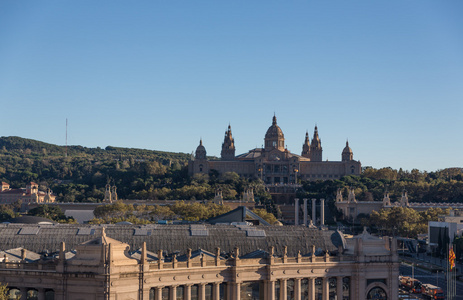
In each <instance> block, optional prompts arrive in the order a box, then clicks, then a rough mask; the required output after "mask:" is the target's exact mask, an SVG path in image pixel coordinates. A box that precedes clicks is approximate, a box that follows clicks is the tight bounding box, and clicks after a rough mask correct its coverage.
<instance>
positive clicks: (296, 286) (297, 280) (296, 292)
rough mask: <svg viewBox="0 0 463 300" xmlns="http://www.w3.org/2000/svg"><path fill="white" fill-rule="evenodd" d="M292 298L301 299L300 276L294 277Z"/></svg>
mask: <svg viewBox="0 0 463 300" xmlns="http://www.w3.org/2000/svg"><path fill="white" fill-rule="evenodd" d="M294 300H301V278H295V279H294Z"/></svg>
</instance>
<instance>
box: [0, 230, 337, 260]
mask: <svg viewBox="0 0 463 300" xmlns="http://www.w3.org/2000/svg"><path fill="white" fill-rule="evenodd" d="M103 228H105V232H106V235H107V237H108V238H111V239H115V240H118V241H121V242H124V243H127V244H128V245H129V246H130V249H132V250H136V249H139V248H141V247H142V245H143V242H146V246H147V249H148V250H149V251H152V252H154V253H156V252H157V251H158V250H163V251H164V252H165V253H179V254H184V253H186V251H187V249H203V250H205V251H208V252H211V253H215V251H216V250H215V249H216V248H217V247H219V248H220V249H221V251H222V252H226V253H231V252H233V250H234V248H235V247H239V248H240V253H241V254H243V255H244V254H246V253H250V252H253V251H255V250H256V249H264V250H268V249H270V247H272V246H273V247H274V249H275V254H276V255H282V254H283V252H284V247H285V246H287V247H288V255H292V256H295V255H297V251H298V250H300V251H301V254H302V255H304V254H307V253H310V252H311V251H312V246H315V247H316V249H323V250H325V251H331V252H335V251H336V250H337V249H338V246H343V243H344V238H343V236H342V234H341V233H340V232H337V231H329V230H319V229H315V228H307V227H303V226H246V228H240V227H239V226H234V225H209V224H205V225H203V227H201V230H206V231H207V233H208V234H207V235H192V234H191V230H192V227H191V226H190V225H144V226H139V225H80V224H55V225H32V224H0V250H6V249H13V248H18V247H24V248H26V249H28V250H30V251H33V252H36V253H42V252H50V253H51V252H56V251H58V250H59V247H60V243H61V242H65V244H66V250H67V251H69V250H72V249H75V247H76V246H77V245H79V244H82V243H84V242H88V241H89V240H92V239H95V238H98V237H101V236H102V232H103ZM193 228H194V227H193ZM141 229H143V230H141ZM253 230H254V231H253ZM22 231H23V232H36V234H27V235H23V234H20V232H22ZM135 232H137V233H142V232H143V233H145V232H146V233H147V232H150V233H151V234H149V235H148V234H134V233H135ZM249 232H252V233H251V234H249ZM257 232H258V233H257ZM84 233H90V234H84ZM92 233H93V234H92Z"/></svg>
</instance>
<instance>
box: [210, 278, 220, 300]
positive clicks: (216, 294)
mask: <svg viewBox="0 0 463 300" xmlns="http://www.w3.org/2000/svg"><path fill="white" fill-rule="evenodd" d="M219 298H220V282H214V286H213V287H212V299H214V300H219Z"/></svg>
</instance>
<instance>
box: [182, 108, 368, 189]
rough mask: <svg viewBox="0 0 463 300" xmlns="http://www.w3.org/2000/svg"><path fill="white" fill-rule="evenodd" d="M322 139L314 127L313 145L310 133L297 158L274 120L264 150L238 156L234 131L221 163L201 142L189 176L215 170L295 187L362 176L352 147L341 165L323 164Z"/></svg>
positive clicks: (227, 138)
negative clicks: (214, 158)
mask: <svg viewBox="0 0 463 300" xmlns="http://www.w3.org/2000/svg"><path fill="white" fill-rule="evenodd" d="M322 154H323V149H322V145H321V139H320V137H319V136H318V128H317V126H315V130H314V134H313V136H312V141H310V139H309V134H308V132H307V133H306V135H305V140H304V143H303V145H302V151H301V154H300V155H298V154H295V153H291V152H289V151H288V149H286V148H285V137H284V134H283V131H282V130H281V128H280V127H279V126H278V125H277V118H276V116H273V121H272V125H271V126H270V127H269V128H268V130H267V133H266V134H265V138H264V147H263V148H255V149H252V150H250V151H249V152H247V153H244V154H240V155H235V140H234V138H233V136H232V132H231V127H230V126H228V129H227V131H225V138H224V142H223V144H222V151H221V157H220V160H210V159H208V158H207V156H206V148H205V147H204V145H203V142H202V140H200V142H199V146H198V147H197V148H196V152H195V155H194V157H192V159H191V160H190V161H189V164H188V167H189V173H190V175H194V174H198V173H204V174H208V173H209V172H210V171H212V170H215V171H217V172H219V174H222V173H225V172H236V173H238V174H239V175H240V176H243V177H247V178H261V179H262V180H263V181H264V182H265V183H266V184H272V185H279V184H293V183H297V181H298V179H302V180H327V179H338V178H341V177H343V176H345V175H360V173H361V164H360V161H356V160H354V159H353V152H352V149H351V148H350V147H349V143H348V142H346V146H345V148H344V149H343V151H342V153H341V161H323V158H322V157H323V156H322Z"/></svg>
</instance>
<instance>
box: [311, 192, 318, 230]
mask: <svg viewBox="0 0 463 300" xmlns="http://www.w3.org/2000/svg"><path fill="white" fill-rule="evenodd" d="M316 201H317V199H315V198H312V223H313V224H314V225H316V224H317V202H316Z"/></svg>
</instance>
